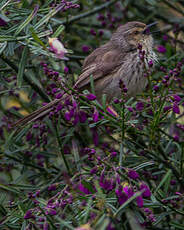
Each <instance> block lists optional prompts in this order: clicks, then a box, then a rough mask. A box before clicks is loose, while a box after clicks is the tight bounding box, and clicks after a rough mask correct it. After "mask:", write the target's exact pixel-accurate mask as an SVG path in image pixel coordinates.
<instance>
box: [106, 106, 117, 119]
mask: <svg viewBox="0 0 184 230" xmlns="http://www.w3.org/2000/svg"><path fill="white" fill-rule="evenodd" d="M107 112H108V113H110V114H111V115H112V116H114V117H117V116H118V114H117V113H116V111H115V110H114V109H113V108H112V107H111V106H108V107H107Z"/></svg>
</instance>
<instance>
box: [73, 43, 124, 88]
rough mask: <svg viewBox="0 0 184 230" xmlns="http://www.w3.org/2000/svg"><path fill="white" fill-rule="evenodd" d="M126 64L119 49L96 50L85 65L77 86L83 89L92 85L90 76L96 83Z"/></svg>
mask: <svg viewBox="0 0 184 230" xmlns="http://www.w3.org/2000/svg"><path fill="white" fill-rule="evenodd" d="M123 62H124V57H123V54H122V52H121V51H120V50H118V49H111V50H107V49H103V48H98V49H96V50H95V51H94V52H93V53H92V54H91V55H89V56H88V57H87V58H86V60H85V62H84V65H83V70H82V74H81V75H80V76H79V78H78V80H77V82H76V83H75V86H76V87H77V88H83V87H85V86H87V85H88V84H89V83H90V76H92V77H93V80H94V81H96V80H98V79H100V78H102V77H105V76H106V75H108V74H110V73H113V72H114V71H116V68H117V67H118V66H120V65H122V64H123Z"/></svg>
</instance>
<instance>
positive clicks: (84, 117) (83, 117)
mask: <svg viewBox="0 0 184 230" xmlns="http://www.w3.org/2000/svg"><path fill="white" fill-rule="evenodd" d="M79 120H80V122H81V123H84V122H85V121H86V120H87V115H86V113H85V112H84V111H83V110H80V111H79Z"/></svg>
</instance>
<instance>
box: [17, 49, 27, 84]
mask: <svg viewBox="0 0 184 230" xmlns="http://www.w3.org/2000/svg"><path fill="white" fill-rule="evenodd" d="M27 58H28V46H25V47H24V50H23V53H22V57H21V60H20V63H19V70H18V74H17V87H21V86H22V82H23V74H24V69H25V66H26V62H27Z"/></svg>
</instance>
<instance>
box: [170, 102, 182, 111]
mask: <svg viewBox="0 0 184 230" xmlns="http://www.w3.org/2000/svg"><path fill="white" fill-rule="evenodd" d="M172 110H173V112H174V113H176V114H180V108H179V106H178V104H177V103H176V102H174V103H173V107H172Z"/></svg>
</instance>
